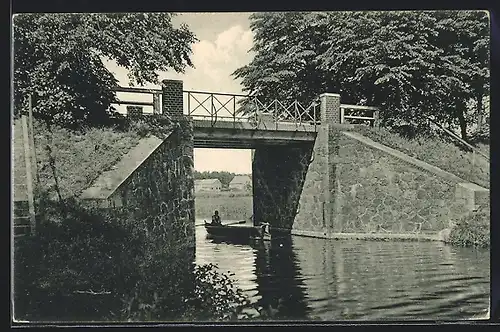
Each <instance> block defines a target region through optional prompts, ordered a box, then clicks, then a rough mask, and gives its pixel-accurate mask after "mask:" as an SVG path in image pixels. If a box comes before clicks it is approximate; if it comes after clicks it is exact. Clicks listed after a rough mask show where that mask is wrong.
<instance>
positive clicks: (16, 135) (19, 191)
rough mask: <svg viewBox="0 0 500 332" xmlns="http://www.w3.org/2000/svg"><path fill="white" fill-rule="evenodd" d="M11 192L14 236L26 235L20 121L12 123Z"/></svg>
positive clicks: (27, 219)
mask: <svg viewBox="0 0 500 332" xmlns="http://www.w3.org/2000/svg"><path fill="white" fill-rule="evenodd" d="M12 153H13V165H14V166H13V170H12V177H13V183H12V191H13V203H14V204H13V216H12V218H13V224H14V236H15V237H16V238H17V237H20V236H24V235H28V234H29V232H30V228H31V227H30V214H29V204H28V184H27V175H26V161H25V153H24V141H23V132H22V122H21V120H20V119H17V120H15V121H14V124H13V133H12Z"/></svg>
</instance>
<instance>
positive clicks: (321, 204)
mask: <svg viewBox="0 0 500 332" xmlns="http://www.w3.org/2000/svg"><path fill="white" fill-rule="evenodd" d="M328 135H329V128H328V126H323V125H322V126H321V127H320V128H319V130H318V135H317V136H316V141H315V143H314V147H313V151H312V153H311V158H310V159H309V160H306V164H305V165H304V167H306V171H307V174H306V176H305V181H304V185H303V189H302V192H301V194H300V200H299V211H298V213H297V215H296V217H295V222H294V224H293V229H295V230H302V231H313V232H324V231H325V229H326V227H327V225H328V224H329V223H330V216H331V213H330V212H329V209H330V206H331V204H330V203H329V201H330V200H329V190H328V188H329V183H330V177H329V173H330V172H331V170H330V169H331V167H332V166H333V165H332V164H330V163H329V162H328V160H329V158H328V157H329V148H328ZM311 159H312V161H311ZM329 170H330V171H329Z"/></svg>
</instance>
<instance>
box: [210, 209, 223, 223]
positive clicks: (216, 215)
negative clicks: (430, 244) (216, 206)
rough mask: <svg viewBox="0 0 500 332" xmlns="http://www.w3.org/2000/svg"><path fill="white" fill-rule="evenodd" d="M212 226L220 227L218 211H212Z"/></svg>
mask: <svg viewBox="0 0 500 332" xmlns="http://www.w3.org/2000/svg"><path fill="white" fill-rule="evenodd" d="M212 225H217V226H219V225H222V222H221V220H220V216H219V211H217V210H215V211H214V215H213V216H212Z"/></svg>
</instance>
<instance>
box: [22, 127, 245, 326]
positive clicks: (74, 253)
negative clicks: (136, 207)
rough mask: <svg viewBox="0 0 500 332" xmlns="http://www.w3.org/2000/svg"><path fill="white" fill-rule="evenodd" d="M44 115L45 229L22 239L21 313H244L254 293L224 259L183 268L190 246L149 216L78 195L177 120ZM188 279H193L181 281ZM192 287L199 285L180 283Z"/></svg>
mask: <svg viewBox="0 0 500 332" xmlns="http://www.w3.org/2000/svg"><path fill="white" fill-rule="evenodd" d="M158 122H161V121H158ZM35 123H36V125H35V132H36V135H37V137H36V142H35V144H36V147H37V152H38V160H39V163H40V166H43V168H42V169H41V172H40V178H41V186H40V187H39V188H38V195H37V207H38V208H37V214H38V218H37V221H38V226H37V236H36V237H33V238H31V237H25V238H21V239H17V240H16V243H15V246H14V264H15V271H14V283H15V284H14V287H15V290H14V294H15V295H14V296H15V300H14V305H15V318H16V319H21V320H56V321H61V320H71V321H74V320H83V321H89V320H106V321H109V320H115V321H127V320H132V321H147V320H162V321H163V320H186V321H192V320H200V319H204V320H225V319H235V318H236V317H237V315H238V314H239V313H240V311H241V309H242V308H243V305H244V304H245V303H246V302H245V301H246V300H245V298H244V297H243V296H242V295H241V290H239V289H238V288H237V287H235V286H233V283H232V281H231V280H230V279H229V277H228V276H227V275H225V274H221V273H219V272H218V271H217V269H216V267H215V266H211V265H204V266H197V267H193V270H192V273H187V274H184V272H182V271H184V270H186V269H190V267H189V265H186V259H190V258H189V257H190V256H189V254H188V253H185V252H184V251H182V252H180V251H179V250H176V248H171V247H169V246H168V245H165V242H164V241H159V240H158V237H159V236H160V235H159V234H158V235H157V234H150V235H149V236H145V235H144V234H143V232H142V231H141V229H140V223H139V222H138V221H137V220H134V221H128V222H127V218H128V217H127V215H124V216H122V217H119V218H116V217H115V218H109V216H108V214H107V213H106V211H103V210H93V209H90V208H89V207H83V206H81V205H80V203H79V201H78V200H77V199H76V198H77V194H78V193H79V192H80V191H81V190H82V189H84V188H85V187H87V186H88V185H89V184H90V183H91V182H92V180H93V179H94V178H96V177H98V176H99V174H100V173H101V172H103V171H105V170H106V169H107V168H109V167H111V166H113V164H114V163H115V162H116V161H117V160H118V159H119V158H121V156H122V155H123V154H124V153H126V152H127V151H128V150H129V149H130V148H131V147H133V146H134V145H135V144H136V142H138V140H139V139H140V138H141V137H143V136H144V135H147V134H155V135H161V134H162V133H165V132H169V129H171V127H169V124H166V127H163V128H159V127H157V126H155V123H154V121H150V119H148V120H144V121H138V122H134V123H132V124H131V123H128V124H126V123H125V125H123V124H124V123H122V125H121V126H119V125H118V124H117V125H116V126H112V127H102V128H95V127H94V128H82V129H79V130H77V131H75V130H69V129H66V128H65V127H62V126H55V125H53V126H51V128H50V130H49V128H47V126H45V124H44V123H42V122H39V121H35ZM157 124H158V123H157ZM160 130H161V131H160ZM45 146H49V149H50V154H49V153H48V151H46V150H44V148H45ZM96 147H97V148H96ZM18 159H20V158H18ZM51 160H52V161H53V163H51V162H50V161H51ZM55 179H57V181H56V180H55ZM56 184H57V186H56ZM56 187H57V188H56ZM54 191H56V192H57V191H59V192H61V193H63V194H64V195H63V200H57V199H56V200H54V199H53V198H57V197H54V196H53V194H54ZM71 196H73V197H71ZM118 220H119V222H118ZM185 254H187V255H188V256H186V255H185ZM176 266H184V267H185V268H181V269H177V268H175V267H176ZM189 280H193V282H194V287H192V286H190V287H179V283H184V282H189ZM186 288H187V289H190V291H188V292H186V291H181V289H184V290H185V289H186ZM172 299H176V301H173V300H172Z"/></svg>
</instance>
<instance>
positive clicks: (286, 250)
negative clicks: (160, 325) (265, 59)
mask: <svg viewBox="0 0 500 332" xmlns="http://www.w3.org/2000/svg"><path fill="white" fill-rule="evenodd" d="M206 235H207V234H206V231H205V228H204V227H196V263H197V264H206V263H214V264H217V265H218V266H219V269H220V271H222V272H229V273H232V274H234V275H233V277H232V278H233V279H235V280H236V285H237V286H239V287H240V288H241V289H243V290H244V293H245V295H246V296H247V297H248V298H249V299H250V300H251V301H252V302H253V303H254V304H255V305H256V306H259V307H262V308H267V309H268V310H272V312H274V313H275V315H276V316H275V317H277V318H284V319H313V320H457V319H468V318H477V316H481V315H482V316H484V315H485V314H486V312H487V309H488V307H489V294H490V256H489V251H487V250H474V249H469V248H455V247H450V246H447V245H444V244H442V243H439V242H374V241H357V240H342V241H336V240H326V239H315V238H306V237H292V241H291V243H285V244H283V243H279V242H264V243H260V244H258V243H254V244H230V243H226V242H223V241H219V240H218V241H215V240H213V239H208V238H207V236H206ZM269 308H272V309H269Z"/></svg>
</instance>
